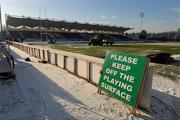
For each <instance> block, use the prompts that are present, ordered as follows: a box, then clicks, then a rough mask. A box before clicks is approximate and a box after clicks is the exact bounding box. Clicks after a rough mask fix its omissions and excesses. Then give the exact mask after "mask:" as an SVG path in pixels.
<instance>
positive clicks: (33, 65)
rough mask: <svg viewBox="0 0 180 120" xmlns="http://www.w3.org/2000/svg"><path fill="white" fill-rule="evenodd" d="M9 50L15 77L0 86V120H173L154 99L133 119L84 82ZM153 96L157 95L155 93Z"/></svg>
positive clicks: (122, 107) (117, 103) (119, 104)
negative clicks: (145, 111) (146, 109)
mask: <svg viewBox="0 0 180 120" xmlns="http://www.w3.org/2000/svg"><path fill="white" fill-rule="evenodd" d="M11 49H12V54H13V56H14V58H15V60H16V68H15V72H16V75H17V78H16V81H12V80H10V81H7V82H5V83H0V95H1V97H0V120H76V119H77V120H108V119H112V120H131V119H134V120H143V119H160V118H165V119H167V120H168V119H169V118H170V119H176V117H175V115H174V113H173V112H172V111H170V110H168V108H167V107H166V106H164V104H162V103H160V102H159V100H157V99H153V103H152V108H151V112H150V114H149V115H147V114H145V113H142V112H140V113H141V115H137V116H136V117H133V116H132V115H129V114H128V108H127V107H126V106H125V107H124V105H123V104H122V103H121V102H119V101H117V100H115V99H112V98H109V97H108V96H103V95H98V94H97V87H95V86H93V85H91V84H90V83H87V81H85V80H82V79H80V78H77V77H75V76H73V75H71V74H69V73H68V72H66V71H64V70H62V69H60V68H58V67H56V66H53V65H50V64H42V63H38V59H36V58H33V57H30V59H31V60H32V62H26V61H24V60H23V58H25V57H29V55H27V54H26V53H24V52H22V51H20V50H18V49H16V48H14V47H11ZM153 94H154V95H156V94H157V95H159V94H158V92H157V91H156V90H154V91H153ZM162 98H163V96H162ZM178 100H179V99H178ZM156 106H159V107H156ZM177 106H178V105H177ZM157 108H159V109H157ZM160 111H161V112H160ZM156 113H158V114H156Z"/></svg>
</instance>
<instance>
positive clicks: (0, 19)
mask: <svg viewBox="0 0 180 120" xmlns="http://www.w3.org/2000/svg"><path fill="white" fill-rule="evenodd" d="M0 22H1V23H0V24H1V35H2V17H1V5H0Z"/></svg>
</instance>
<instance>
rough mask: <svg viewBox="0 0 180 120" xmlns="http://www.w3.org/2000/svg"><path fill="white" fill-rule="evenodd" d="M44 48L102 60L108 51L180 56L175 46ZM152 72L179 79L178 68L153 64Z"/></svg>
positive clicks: (66, 46) (57, 46) (54, 46)
mask: <svg viewBox="0 0 180 120" xmlns="http://www.w3.org/2000/svg"><path fill="white" fill-rule="evenodd" d="M41 46H45V47H50V48H52V49H57V50H63V51H69V52H74V53H80V54H84V55H89V56H94V57H99V58H104V57H105V54H106V52H107V51H108V50H111V51H117V52H124V53H131V54H137V55H148V54H153V53H160V52H167V53H170V54H171V55H176V54H180V46H175V45H173V46H172V45H147V44H142V43H141V44H132V43H131V44H122V45H113V46H88V45H62V44H52V45H47V44H46V45H41ZM152 68H153V71H154V72H155V73H157V74H159V75H162V76H165V77H168V78H169V79H171V80H173V81H178V80H179V79H180V78H179V77H180V76H179V75H180V67H179V66H173V65H162V64H154V65H153V66H152Z"/></svg>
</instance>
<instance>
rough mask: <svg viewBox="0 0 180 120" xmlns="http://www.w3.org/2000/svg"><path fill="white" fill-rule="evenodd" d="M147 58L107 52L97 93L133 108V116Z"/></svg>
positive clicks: (140, 90)
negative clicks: (102, 93) (102, 92)
mask: <svg viewBox="0 0 180 120" xmlns="http://www.w3.org/2000/svg"><path fill="white" fill-rule="evenodd" d="M147 65H148V58H146V57H144V56H137V55H131V54H125V53H119V52H112V51H109V52H108V53H107V54H106V58H105V62H104V65H103V70H102V74H101V77H100V80H99V84H98V91H101V90H103V91H105V92H106V93H108V94H109V95H110V96H112V97H114V98H116V99H118V100H120V101H122V102H124V103H127V104H128V105H130V106H132V107H133V111H132V113H133V114H134V112H135V109H136V107H137V106H138V103H139V101H140V99H139V98H140V95H141V92H142V87H143V80H144V78H145V73H146V68H147Z"/></svg>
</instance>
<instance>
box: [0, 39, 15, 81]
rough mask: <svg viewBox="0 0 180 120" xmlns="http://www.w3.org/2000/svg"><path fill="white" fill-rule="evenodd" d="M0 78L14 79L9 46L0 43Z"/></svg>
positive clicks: (12, 60) (12, 61)
mask: <svg viewBox="0 0 180 120" xmlns="http://www.w3.org/2000/svg"><path fill="white" fill-rule="evenodd" d="M0 78H1V79H2V78H15V74H14V59H13V57H12V55H10V50H9V46H8V45H7V44H6V43H2V42H1V43H0Z"/></svg>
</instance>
